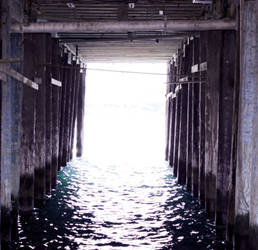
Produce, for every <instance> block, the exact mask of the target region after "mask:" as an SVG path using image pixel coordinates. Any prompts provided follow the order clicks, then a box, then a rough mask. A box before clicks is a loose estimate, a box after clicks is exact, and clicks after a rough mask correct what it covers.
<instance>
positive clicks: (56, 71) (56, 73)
mask: <svg viewBox="0 0 258 250" xmlns="http://www.w3.org/2000/svg"><path fill="white" fill-rule="evenodd" d="M59 52H60V50H59V42H58V40H57V39H52V64H53V67H52V78H54V79H55V80H58V81H60V68H59V67H58V65H59ZM59 106H60V87H59V86H56V85H52V172H51V187H52V188H55V187H56V179H57V171H58V152H59Z"/></svg>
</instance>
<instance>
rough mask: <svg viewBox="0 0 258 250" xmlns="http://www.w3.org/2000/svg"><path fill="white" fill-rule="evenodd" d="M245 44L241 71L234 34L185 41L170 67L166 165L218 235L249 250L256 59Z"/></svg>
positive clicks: (252, 239)
mask: <svg viewBox="0 0 258 250" xmlns="http://www.w3.org/2000/svg"><path fill="white" fill-rule="evenodd" d="M249 25H250V24H249ZM250 29H251V28H250ZM245 42H246V44H245V46H246V47H245V50H246V51H243V54H242V57H243V59H242V60H249V64H247V63H243V64H242V65H241V67H240V65H239V64H238V61H239V56H240V55H239V50H238V49H236V48H237V47H238V46H239V37H238V33H237V32H235V31H204V32H200V36H198V37H189V38H188V39H186V40H185V41H184V42H182V44H181V47H180V48H179V49H178V52H177V53H176V55H175V56H174V58H172V60H171V61H170V63H169V64H168V72H169V76H168V80H167V81H168V85H167V95H166V96H167V102H166V131H167V132H166V160H167V161H168V162H169V165H170V166H173V172H174V176H176V177H177V181H178V183H179V184H182V185H184V186H185V188H186V189H187V190H188V191H189V192H191V194H192V195H193V196H194V197H197V198H198V199H199V201H200V204H201V206H202V207H203V208H205V210H206V212H207V216H208V217H209V218H211V219H213V220H214V221H215V224H216V236H217V238H218V239H222V240H227V241H228V245H229V247H230V248H233V247H234V249H243V250H249V249H252V250H254V249H257V246H258V242H257V225H256V216H257V205H258V203H257V169H256V167H257V161H256V160H255V157H256V158H257V156H254V155H252V154H253V153H255V151H252V150H253V147H254V145H255V143H256V142H257V127H256V126H255V123H254V124H253V125H252V124H247V122H248V121H250V120H251V119H254V120H255V119H256V118H255V113H252V112H253V111H254V109H253V108H254V107H255V105H257V92H256V91H257V90H256V88H257V86H256V85H255V83H256V84H257V82H255V79H254V78H253V79H252V77H254V74H253V73H254V71H255V65H254V64H255V60H254V58H253V59H250V58H248V57H249V56H250V54H249V53H250V52H251V51H253V53H255V49H253V50H252V45H251V44H252V41H247V40H245ZM256 60H257V59H256ZM240 68H241V70H242V77H243V78H242V79H241V76H240V73H239V69H240ZM239 78H240V79H241V81H242V83H241V85H240V84H239ZM250 83H251V84H250ZM239 100H240V103H239ZM255 103H256V104H255ZM252 105H253V106H252ZM247 110H248V111H247ZM245 112H249V113H248V114H246V113H245ZM248 116H249V117H248ZM256 125H257V123H256ZM255 131H256V132H255ZM239 133H240V136H239ZM255 133H256V134H255ZM252 141H253V144H252V143H251V142H252ZM252 159H253V160H254V161H252Z"/></svg>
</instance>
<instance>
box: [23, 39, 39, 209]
mask: <svg viewBox="0 0 258 250" xmlns="http://www.w3.org/2000/svg"><path fill="white" fill-rule="evenodd" d="M33 38H34V35H31V34H26V35H25V36H24V75H25V76H26V77H28V78H29V79H34V77H35V68H36V65H35V63H36V60H37V56H36V55H35V51H37V45H36V44H35V43H34V41H33ZM36 95H37V91H35V90H33V89H32V88H30V87H28V86H24V89H23V101H22V146H21V149H22V161H21V185H20V196H19V203H20V211H21V212H23V213H28V212H31V211H32V210H33V208H34V183H35V182H34V166H35V112H36V110H35V102H36Z"/></svg>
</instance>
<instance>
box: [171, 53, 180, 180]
mask: <svg viewBox="0 0 258 250" xmlns="http://www.w3.org/2000/svg"><path fill="white" fill-rule="evenodd" d="M179 69H180V50H178V54H177V67H176V74H177V81H178V80H179V77H178V75H179ZM174 99H175V101H174V102H175V132H174V156H173V160H174V162H173V173H174V176H177V164H178V141H179V124H180V109H179V107H180V90H179V91H178V92H177V93H176V97H175V98H174Z"/></svg>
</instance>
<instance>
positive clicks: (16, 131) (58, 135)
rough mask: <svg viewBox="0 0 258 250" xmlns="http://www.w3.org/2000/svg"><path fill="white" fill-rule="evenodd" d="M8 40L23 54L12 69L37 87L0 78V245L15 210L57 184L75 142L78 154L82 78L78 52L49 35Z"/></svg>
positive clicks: (35, 202)
mask: <svg viewBox="0 0 258 250" xmlns="http://www.w3.org/2000/svg"><path fill="white" fill-rule="evenodd" d="M10 42H11V43H10V47H11V48H10V50H11V53H10V54H11V56H12V57H17V58H18V57H21V56H22V57H23V58H24V60H23V62H16V63H12V64H11V67H12V69H15V70H16V71H18V72H23V75H24V76H25V77H27V78H28V79H33V80H34V83H36V84H38V86H37V85H35V86H34V88H33V87H32V86H26V85H22V84H20V83H17V81H16V80H14V79H13V78H11V77H8V78H7V79H6V81H3V82H2V89H1V91H2V98H3V100H2V105H4V107H2V110H3V111H2V112H6V113H8V114H6V116H5V114H2V117H6V118H9V120H8V119H6V120H2V127H1V129H2V138H1V139H2V144H1V146H2V147H1V149H2V157H4V159H1V160H2V161H1V164H2V166H1V182H2V183H1V184H2V186H1V208H2V209H1V211H2V214H1V239H2V249H8V248H11V247H12V245H11V243H12V242H13V239H14V236H13V235H14V232H16V231H17V216H18V212H19V213H20V214H29V213H31V212H32V211H33V209H34V207H35V206H36V207H38V206H41V205H42V204H44V202H45V200H46V195H47V194H50V192H51V190H52V189H54V188H55V187H56V183H57V172H58V170H60V168H61V167H62V166H66V165H67V162H69V161H70V160H71V159H72V154H73V150H72V149H73V147H74V143H75V141H76V148H77V152H76V155H77V156H81V155H82V143H83V136H82V134H83V120H84V119H83V117H84V99H85V78H86V69H85V68H84V65H83V64H82V63H81V62H80V61H79V59H78V57H77V56H76V55H74V54H72V53H71V52H70V51H68V49H67V48H65V47H63V46H60V44H59V42H58V40H57V39H54V38H51V34H25V35H24V37H22V36H21V35H19V34H13V35H11V37H10ZM21 42H22V43H23V45H22V47H21V46H20V44H21ZM22 54H23V55H22ZM9 57H10V56H9ZM22 68H23V69H22ZM10 86H11V89H10ZM8 116H9V117H8ZM75 125H76V127H75ZM75 130H76V134H77V138H75ZM10 135H12V136H11V137H10ZM19 140H20V141H19ZM16 145H20V147H16ZM10 149H11V150H10ZM3 151H4V153H3ZM10 166H11V167H10Z"/></svg>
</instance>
